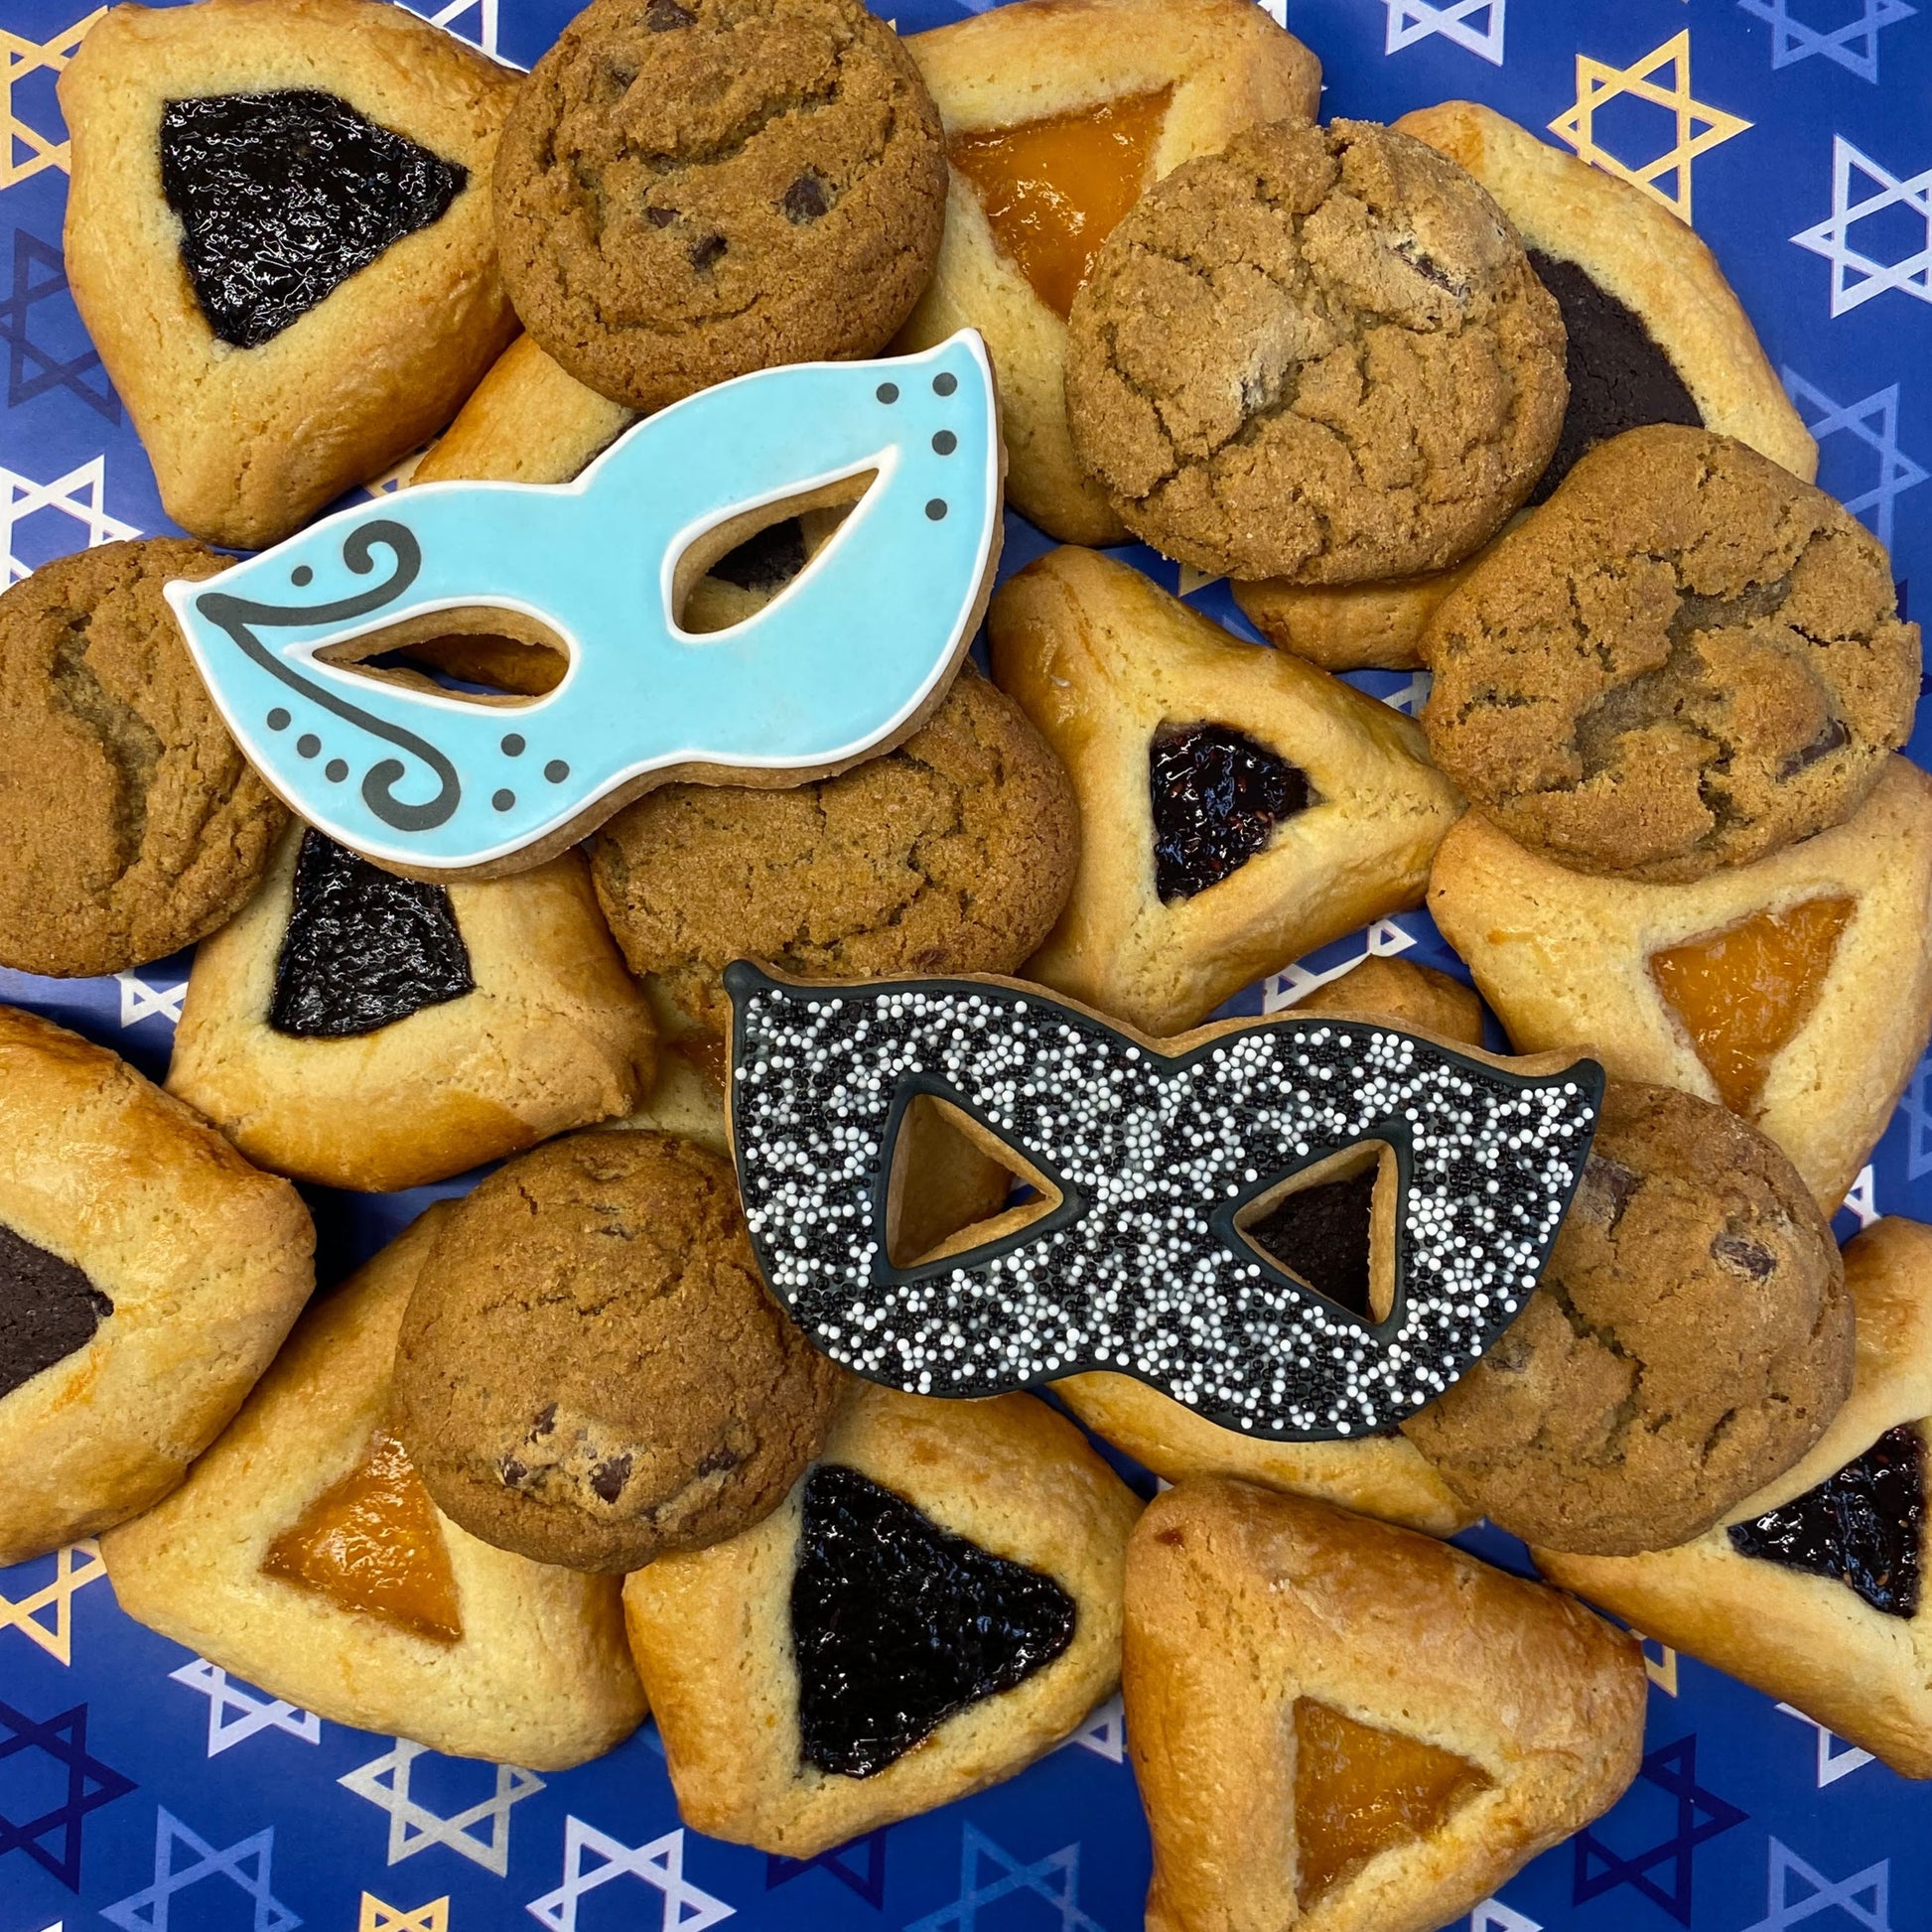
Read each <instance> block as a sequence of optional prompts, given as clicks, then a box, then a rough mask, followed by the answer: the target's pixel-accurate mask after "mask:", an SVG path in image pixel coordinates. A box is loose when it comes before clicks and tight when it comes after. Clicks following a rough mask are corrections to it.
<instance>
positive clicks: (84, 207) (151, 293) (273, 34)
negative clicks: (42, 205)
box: [60, 0, 518, 549]
mask: <svg viewBox="0 0 1932 1932" xmlns="http://www.w3.org/2000/svg"><path fill="white" fill-rule="evenodd" d="M517 84H518V76H517V75H516V74H514V73H512V72H510V71H509V70H508V69H504V68H500V67H498V66H497V65H496V63H495V62H493V61H490V60H487V59H485V58H484V56H483V55H482V54H480V53H478V52H477V50H476V49H475V48H474V47H471V46H469V45H468V44H467V43H465V42H463V41H460V40H458V39H457V38H456V36H455V35H454V34H450V33H446V32H444V31H443V30H442V29H441V28H438V27H434V26H432V25H430V23H429V22H428V21H426V20H421V19H419V18H417V17H416V16H415V15H414V14H411V13H409V12H408V11H407V10H406V9H404V8H401V7H394V6H387V5H377V4H374V0H201V3H200V4H198V5H196V6H192V7H154V8H148V7H139V6H126V5H123V6H116V7H114V8H112V9H111V10H110V11H109V12H108V13H107V15H106V17H105V18H104V19H103V20H101V21H100V22H99V24H98V25H97V26H96V27H94V28H93V29H92V30H91V31H90V32H89V33H88V35H87V38H86V40H85V41H84V42H82V43H81V46H80V49H79V52H78V53H76V54H75V56H74V57H73V59H72V60H71V61H70V62H69V64H68V67H67V69H66V70H65V71H64V72H63V73H62V75H61V80H60V94H61V106H62V111H63V113H64V114H65V116H66V118H67V123H68V126H69V130H70V131H71V133H72V137H73V155H72V174H73V181H72V187H71V189H70V191H69V196H68V215H67V233H66V253H67V266H68V274H69V279H70V280H71V282H72V285H73V299H74V304H75V306H76V307H77V308H78V309H79V311H80V315H81V319H82V321H84V322H85V324H86V325H87V333H88V335H89V336H91V337H92V338H93V343H94V346H95V347H96V348H97V349H98V350H99V351H100V356H101V360H102V362H103V363H104V364H105V365H106V368H107V372H108V374H109V375H110V376H112V377H113V380H114V386H115V388H116V389H117V390H118V391H119V392H120V394H121V396H122V398H123V399H124V400H125V402H126V403H127V406H128V413H129V415H130V416H131V417H132V418H133V420H134V426H135V428H136V430H138V431H139V433H140V437H141V443H142V447H143V448H144V449H145V450H146V451H147V453H148V456H149V459H150V461H151V462H152V463H153V465H154V472H155V480H156V483H158V485H159V487H160V490H161V500H162V502H163V503H164V504H165V505H166V507H167V510H168V514H169V515H170V516H172V517H173V518H174V519H175V521H176V522H177V523H179V524H180V525H181V526H182V527H183V528H184V529H186V530H190V531H193V532H194V533H195V535H197V536H200V537H205V538H207V540H208V541H209V542H210V543H223V544H233V545H235V546H237V547H238V548H243V549H261V548H264V547H266V546H267V545H269V544H271V543H274V542H276V541H277V540H279V539H280V538H282V537H285V536H287V535H288V534H289V533H290V532H291V531H292V530H295V529H297V528H298V527H299V526H300V525H301V524H302V523H304V522H306V521H307V520H308V518H309V517H311V516H313V515H314V514H315V512H316V511H317V510H319V509H321V508H322V507H323V505H324V504H325V503H327V502H328V501H329V500H330V499H331V498H332V497H334V496H337V495H339V494H340V493H341V492H342V491H343V490H344V489H345V488H347V487H349V486H350V485H351V484H354V483H363V482H365V481H367V480H368V479H369V478H372V477H377V476H380V475H381V474H382V473H383V472H384V471H386V470H387V469H389V468H390V467H391V466H392V465H393V464H394V463H395V462H396V461H397V459H398V458H400V457H403V456H406V455H407V454H408V453H409V452H410V451H411V450H413V449H415V448H417V447H418V446H419V445H420V444H422V443H423V442H424V441H425V440H427V439H428V438H429V437H430V436H432V435H434V434H435V432H436V431H437V430H439V429H441V428H442V426H443V425H444V424H445V423H447V422H448V421H449V420H450V418H451V417H452V416H453V415H454V414H455V413H456V410H457V407H458V405H459V404H460V403H461V402H462V400H463V398H464V397H465V396H466V395H467V394H468V393H469V392H470V390H471V389H472V388H473V387H474V386H475V384H476V382H477V379H478V377H480V376H481V375H482V374H483V371H484V370H485V369H486V368H488V367H489V365H490V363H491V361H492V360H493V359H494V358H495V356H496V354H497V353H498V351H499V350H500V349H501V348H502V347H503V345H505V344H506V343H507V342H508V341H509V339H510V337H511V335H512V334H513V333H514V331H515V327H516V319H515V317H514V315H513V314H512V313H511V311H510V306H509V301H508V298H507V297H506V296H505V295H504V293H503V288H502V284H501V282H500V280H499V279H498V276H497V272H496V252H495V241H494V238H493V236H492V233H491V226H490V207H489V172H490V167H491V164H492V162H493V161H494V158H495V153H496V137H497V132H498V130H499V128H500V127H501V125H502V120H503V115H504V113H505V112H506V111H507V109H508V106H509V102H510V98H511V96H512V94H513V93H514V92H515V90H516V87H517ZM284 88H313V89H319V90H320V91H322V92H325V93H333V94H336V95H337V96H339V97H340V98H342V99H344V100H345V101H347V102H348V104H349V105H350V106H351V107H353V108H354V109H355V110H356V111H357V112H359V113H361V114H363V115H365V116H367V118H369V119H370V120H372V121H374V122H376V123H377V124H378V125H380V126H382V127H386V128H390V129H393V130H394V131H395V132H396V133H398V134H402V135H406V136H407V137H408V138H409V139H410V140H412V141H415V142H416V143H418V144H419V145H420V146H422V147H426V148H428V149H429V150H430V151H431V152H432V153H434V154H436V155H438V156H440V157H441V158H442V159H444V160H446V161H452V162H457V163H460V164H461V165H462V166H463V167H464V168H465V169H466V170H468V173H469V180H468V183H467V185H466V186H465V188H464V189H463V191H462V193H461V194H459V195H458V196H457V198H456V200H455V201H454V202H453V203H451V205H450V207H449V208H448V209H447V211H446V212H445V213H444V214H443V216H442V217H441V218H440V219H439V220H436V221H433V222H432V223H431V224H430V225H429V226H428V227H427V228H424V229H421V230H419V231H418V232H417V233H415V234H411V235H406V236H404V237H403V239H402V240H400V241H398V242H396V243H395V244H394V245H393V246H392V247H390V248H388V249H385V250H384V251H383V253H382V254H381V255H380V256H379V257H378V258H377V259H376V260H375V261H373V262H371V263H370V264H369V265H368V266H367V267H366V268H364V269H361V270H359V271H358V272H357V273H356V274H353V275H351V276H350V277H349V278H348V279H347V281H345V282H344V283H343V284H342V285H341V286H340V287H338V288H337V289H335V290H334V291H332V293H331V294H330V295H329V296H328V297H327V298H326V299H325V300H324V301H323V302H321V303H319V304H318V305H317V306H316V307H315V308H314V309H312V310H311V311H310V312H309V313H308V314H306V315H304V316H301V317H300V318H298V319H297V320H296V321H295V322H294V323H292V324H291V325H290V326H289V327H288V328H287V329H284V330H283V331H282V332H281V333H280V334H279V335H277V336H275V337H273V338H272V339H271V340H270V341H268V342H266V343H263V344H262V345H260V346H259V347H256V348H251V349H235V348H232V347H230V346H229V345H227V344H225V343H221V342H218V341H217V340H216V339H215V337H214V335H213V332H212V331H211V330H210V329H209V327H208V325H207V318H206V317H205V316H204V315H203V314H202V311H201V308H200V307H199V305H198V304H197V302H196V300H195V295H194V291H193V288H192V287H191V285H190V283H189V280H188V277H187V275H186V274H185V273H184V272H183V269H182V264H181V224H180V222H179V221H177V220H176V218H175V216H174V214H173V213H172V212H171V211H170V209H169V207H168V204H167V202H166V200H165V199H164V197H163V195H162V190H161V163H160V143H159V136H158V130H159V126H160V119H161V114H162V110H163V107H164V105H165V103H166V102H168V101H169V100H171V99H176V98H180V97H184V96H191V97H192V96H200V95H205V94H221V93H269V92H274V91H276V90H278V89H284Z"/></svg>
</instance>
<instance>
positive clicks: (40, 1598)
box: [0, 1537, 107, 1664]
mask: <svg viewBox="0 0 1932 1932" xmlns="http://www.w3.org/2000/svg"><path fill="white" fill-rule="evenodd" d="M106 1574H107V1566H106V1565H105V1564H104V1563H102V1562H101V1560H100V1545H99V1544H98V1543H96V1542H95V1541H94V1540H93V1538H92V1537H85V1538H83V1539H82V1540H81V1541H80V1542H78V1543H70V1544H69V1545H68V1547H67V1548H66V1549H65V1550H61V1551H58V1552H57V1553H56V1555H55V1558H54V1576H53V1580H52V1581H51V1582H49V1583H46V1584H43V1585H42V1586H41V1587H40V1588H39V1589H36V1590H31V1591H29V1592H28V1594H27V1595H25V1596H23V1597H21V1598H20V1599H19V1600H18V1601H16V1600H15V1599H14V1598H12V1597H10V1596H7V1595H5V1594H4V1593H0V1630H18V1631H19V1632H20V1634H21V1635H22V1636H23V1637H25V1638H26V1639H27V1640H28V1641H29V1642H30V1643H35V1644H38V1645H39V1646H40V1647H41V1649H43V1650H44V1651H46V1652H47V1654H48V1655H49V1656H50V1657H52V1658H53V1659H54V1661H55V1662H56V1663H57V1664H71V1663H72V1662H73V1598H74V1592H75V1591H76V1590H82V1589H85V1588H86V1587H87V1586H88V1585H89V1584H91V1583H93V1582H94V1581H95V1580H96V1579H97V1578H100V1577H104V1576H106ZM49 1609H51V1610H52V1611H53V1612H54V1621H53V1623H52V1624H51V1625H50V1624H46V1623H43V1622H42V1621H41V1618H40V1613H41V1611H43V1610H49Z"/></svg>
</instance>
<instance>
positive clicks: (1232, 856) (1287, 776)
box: [1148, 725, 1315, 904]
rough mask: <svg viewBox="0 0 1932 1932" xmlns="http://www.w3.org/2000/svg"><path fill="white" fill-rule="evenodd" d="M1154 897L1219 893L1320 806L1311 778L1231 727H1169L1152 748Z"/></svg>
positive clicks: (1150, 791)
mask: <svg viewBox="0 0 1932 1932" xmlns="http://www.w3.org/2000/svg"><path fill="white" fill-rule="evenodd" d="M1148 794H1149V797H1150V800H1151V801H1152V805H1153V811H1154V889H1155V891H1156V892H1157V893H1159V894H1160V896H1161V897H1162V898H1163V900H1165V901H1167V902H1168V903H1170V904H1172V903H1173V901H1174V900H1175V899H1181V898H1192V897H1193V896H1194V895H1195V894H1196V893H1204V892H1205V891H1206V890H1207V889H1208V887H1210V886H1215V885H1218V884H1219V883H1220V882H1221V881H1222V880H1223V879H1225V878H1227V877H1228V875H1229V874H1230V873H1233V872H1236V871H1238V870H1239V869H1240V868H1241V867H1242V866H1244V865H1246V864H1247V862H1248V861H1249V860H1250V859H1252V858H1253V857H1254V855H1255V854H1256V853H1257V852H1259V851H1260V850H1261V849H1262V847H1263V846H1265V845H1266V844H1267V843H1268V839H1269V836H1270V834H1271V833H1272V832H1273V831H1274V828H1275V827H1276V825H1277V824H1279V823H1280V822H1281V820H1283V819H1285V818H1289V817H1292V816H1293V815H1294V814H1295V813H1296V812H1302V811H1307V810H1308V808H1309V807H1310V806H1311V804H1313V803H1314V802H1315V798H1314V788H1313V787H1312V786H1311V784H1310V783H1309V780H1308V774H1307V773H1306V772H1304V771H1302V770H1301V769H1300V768H1299V767H1298V766H1296V765H1293V764H1290V763H1289V762H1288V760H1287V759H1284V758H1280V757H1277V755H1276V754H1275V753H1273V752H1271V751H1269V750H1268V749H1267V748H1266V747H1265V746H1261V745H1257V744H1256V743H1255V742H1254V740H1253V739H1251V738H1249V737H1248V736H1247V735H1246V734H1245V733H1243V732H1238V731H1235V730H1234V729H1233V728H1232V727H1231V726H1228V725H1179V726H1174V725H1164V726H1163V727H1162V728H1161V729H1160V730H1159V731H1157V732H1156V733H1155V734H1154V737H1153V740H1152V741H1151V742H1150V744H1149V746H1148Z"/></svg>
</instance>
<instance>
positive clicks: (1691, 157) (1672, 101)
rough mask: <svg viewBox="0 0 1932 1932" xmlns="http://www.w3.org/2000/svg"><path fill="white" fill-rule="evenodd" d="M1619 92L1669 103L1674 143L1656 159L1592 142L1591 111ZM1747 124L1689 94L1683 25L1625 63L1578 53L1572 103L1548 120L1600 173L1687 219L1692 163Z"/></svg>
mask: <svg viewBox="0 0 1932 1932" xmlns="http://www.w3.org/2000/svg"><path fill="white" fill-rule="evenodd" d="M1659 69H1669V72H1670V78H1669V80H1668V82H1666V81H1664V80H1662V79H1659V78H1658V72H1659ZM1619 94H1629V95H1631V96H1633V97H1634V98H1635V99H1637V100H1648V101H1652V102H1654V103H1655V104H1656V105H1657V106H1659V107H1668V108H1670V109H1671V110H1672V111H1673V112H1674V113H1675V114H1676V116H1677V140H1676V142H1675V144H1674V145H1673V146H1671V147H1670V148H1668V149H1666V150H1665V151H1664V153H1662V154H1660V155H1659V156H1658V157H1657V158H1656V160H1654V161H1647V162H1645V163H1644V165H1643V166H1642V167H1640V168H1634V167H1631V166H1630V165H1629V164H1628V163H1627V162H1622V161H1619V160H1618V159H1617V158H1616V156H1615V155H1613V154H1611V153H1609V152H1608V151H1607V150H1606V149H1604V148H1601V147H1598V146H1597V144H1596V135H1595V130H1594V127H1593V124H1592V121H1591V116H1592V115H1593V114H1594V113H1595V111H1596V109H1597V108H1599V107H1600V106H1602V105H1603V103H1604V102H1605V101H1609V100H1614V99H1615V98H1616V97H1617V96H1618V95H1619ZM1749 126H1750V122H1749V121H1745V120H1739V119H1738V117H1737V116H1736V115H1735V114H1725V113H1723V112H1721V111H1720V110H1719V109H1718V108H1716V107H1710V106H1707V105H1706V104H1705V103H1704V102H1703V101H1701V100H1693V99H1692V98H1691V30H1690V29H1689V28H1688V27H1687V28H1685V29H1684V31H1683V32H1682V33H1680V34H1676V35H1674V36H1673V37H1672V38H1671V39H1669V40H1667V41H1666V42H1665V43H1664V44H1663V46H1662V47H1658V48H1653V49H1652V50H1651V51H1650V52H1649V53H1648V54H1646V55H1645V56H1644V57H1643V58H1642V59H1641V60H1639V61H1633V62H1632V63H1631V64H1630V66H1628V67H1627V68H1613V67H1609V66H1607V65H1606V64H1605V63H1603V62H1601V61H1592V60H1590V59H1589V58H1588V57H1587V55H1583V54H1579V55H1578V56H1577V99H1576V102H1575V104H1574V105H1572V106H1571V107H1569V108H1567V109H1566V110H1565V111H1564V112H1563V113H1561V114H1559V115H1558V116H1557V118H1556V119H1555V120H1553V121H1552V122H1551V123H1550V132H1551V133H1552V134H1555V135H1558V136H1560V137H1561V138H1562V139H1563V140H1565V141H1568V142H1569V143H1570V145H1571V146H1572V147H1573V148H1575V149H1576V150H1577V152H1578V154H1579V155H1581V156H1582V157H1583V159H1584V160H1586V161H1587V162H1589V163H1590V164H1591V166H1592V167H1597V168H1601V169H1602V170H1603V172H1604V173H1605V174H1608V175H1614V176H1616V178H1617V179H1618V180H1619V181H1627V182H1628V183H1630V185H1631V186H1632V187H1633V188H1641V189H1642V190H1643V192H1644V193H1645V194H1646V195H1650V196H1653V197H1655V199H1656V200H1658V201H1660V202H1662V203H1663V205H1664V206H1665V207H1667V208H1669V209H1670V210H1671V212H1672V213H1673V214H1676V215H1678V216H1679V217H1681V218H1682V219H1683V220H1686V221H1688V220H1689V219H1690V218H1691V163H1692V162H1693V161H1695V160H1696V159H1697V157H1698V156H1699V155H1701V154H1704V153H1707V152H1708V151H1709V150H1710V149H1712V148H1715V147H1717V146H1718V145H1719V144H1720V143H1721V142H1724V141H1728V140H1729V139H1730V137H1731V136H1732V135H1733V134H1741V133H1743V131H1744V130H1745V129H1746V128H1747V127H1749ZM1666 175H1674V176H1675V177H1676V186H1675V187H1674V188H1671V189H1666V188H1665V187H1664V185H1663V177H1664V176H1666Z"/></svg>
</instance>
